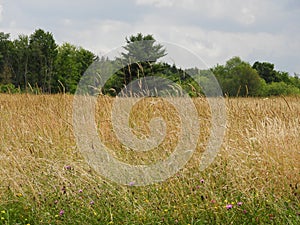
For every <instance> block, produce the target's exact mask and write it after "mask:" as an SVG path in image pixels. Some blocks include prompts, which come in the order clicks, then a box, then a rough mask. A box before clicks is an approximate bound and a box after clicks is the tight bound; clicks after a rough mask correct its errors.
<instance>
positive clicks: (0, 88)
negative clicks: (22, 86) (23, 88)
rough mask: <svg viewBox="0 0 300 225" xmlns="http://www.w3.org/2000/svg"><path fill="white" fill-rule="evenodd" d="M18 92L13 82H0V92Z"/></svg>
mask: <svg viewBox="0 0 300 225" xmlns="http://www.w3.org/2000/svg"><path fill="white" fill-rule="evenodd" d="M18 92H20V91H19V89H18V88H16V87H15V86H14V85H13V84H0V93H9V94H12V93H18Z"/></svg>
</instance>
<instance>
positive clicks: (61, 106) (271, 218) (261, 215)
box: [0, 94, 300, 225]
mask: <svg viewBox="0 0 300 225" xmlns="http://www.w3.org/2000/svg"><path fill="white" fill-rule="evenodd" d="M113 100H114V99H113V98H109V97H103V96H102V97H99V99H98V105H97V109H96V122H97V128H98V133H99V137H100V138H101V140H102V141H103V143H105V144H106V146H107V147H109V149H110V151H111V152H110V153H111V154H113V155H114V156H115V157H117V158H119V159H121V160H123V161H124V162H127V163H137V164H149V163H152V162H154V161H156V160H159V159H164V158H166V157H168V155H169V154H170V153H171V152H172V149H173V148H174V146H175V145H176V143H177V142H176V141H177V139H178V130H179V129H180V127H178V124H180V123H179V122H178V121H180V118H178V116H177V115H176V111H175V110H174V109H173V108H172V106H171V105H170V104H168V103H167V102H164V101H161V100H159V99H148V100H147V99H146V100H144V101H142V102H140V103H139V104H138V105H136V106H135V107H134V108H133V111H132V121H131V124H132V126H133V128H134V130H135V131H134V132H135V134H136V135H137V136H147V135H149V126H147V124H148V122H149V120H150V119H151V117H153V116H154V115H157V114H159V115H161V116H162V117H163V118H164V119H165V121H166V124H167V135H166V138H165V140H164V141H163V143H162V144H161V145H160V146H159V147H158V148H156V149H154V150H153V151H150V152H133V151H128V150H126V148H124V146H122V144H121V143H120V142H119V141H118V138H117V137H116V135H115V134H114V133H113V129H112V125H111V113H110V112H111V105H112V102H113ZM193 101H194V104H195V106H196V108H197V111H198V114H199V123H200V128H201V129H200V136H199V140H198V145H197V149H196V151H195V153H194V154H193V156H192V158H191V159H190V160H189V162H188V163H187V165H186V166H185V168H183V169H182V170H180V171H179V172H178V173H176V174H175V175H174V176H173V177H171V178H170V179H168V180H166V181H164V182H162V183H157V184H153V185H148V186H140V187H137V186H134V185H132V186H122V185H118V184H116V183H114V182H111V181H109V180H107V179H105V178H103V177H101V176H100V175H99V174H98V173H97V172H96V171H94V170H93V168H91V167H90V166H89V164H88V163H87V162H86V161H85V160H84V158H83V156H82V154H81V152H80V151H79V149H78V147H77V146H76V142H75V137H74V133H73V124H72V116H73V114H72V113H73V111H72V104H73V96H71V95H63V94H59V95H26V94H16V95H4V94H3V95H0V133H1V135H0V224H31V225H32V224H300V191H299V189H300V163H299V162H300V131H299V128H300V98H299V97H276V98H268V99H262V98H226V99H225V102H226V106H227V115H226V116H227V125H226V127H227V129H226V134H225V138H224V141H223V144H222V148H221V150H220V152H219V153H218V156H217V158H216V159H215V161H214V162H213V163H212V164H211V165H210V166H209V167H208V168H207V169H206V170H204V171H199V158H200V157H201V153H202V152H203V151H204V149H205V146H206V142H207V139H208V137H209V131H210V114H211V112H210V110H209V108H208V104H207V101H206V100H205V98H196V99H193ZM153 102H154V103H153ZM151 104H152V105H151Z"/></svg>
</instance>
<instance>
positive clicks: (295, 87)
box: [0, 29, 300, 97]
mask: <svg viewBox="0 0 300 225" xmlns="http://www.w3.org/2000/svg"><path fill="white" fill-rule="evenodd" d="M125 41H126V42H125V46H124V49H125V50H126V53H123V54H122V55H121V56H120V58H116V59H108V58H104V57H99V56H97V55H95V54H94V53H92V52H91V51H88V50H86V49H84V48H82V47H77V46H75V45H73V44H70V43H64V44H62V45H60V46H59V45H58V44H57V43H56V41H55V39H54V37H53V34H52V33H51V32H46V31H44V30H42V29H37V30H35V31H34V33H33V34H31V35H29V36H27V35H19V37H18V38H17V39H15V40H11V38H10V34H7V33H3V32H0V92H1V93H49V94H51V93H70V94H74V93H75V91H76V88H77V85H78V83H79V81H80V79H81V78H82V76H83V75H84V73H85V71H86V70H87V68H88V67H89V66H90V65H91V64H92V63H93V62H96V61H99V62H107V61H110V62H111V63H113V64H118V63H119V64H120V63H121V64H122V63H124V62H125V65H127V64H128V62H130V60H131V57H132V56H139V58H140V59H143V56H144V55H143V54H145V52H147V54H148V55H149V54H150V59H149V57H148V56H147V57H148V58H147V60H145V61H143V62H140V63H132V64H130V65H127V66H124V67H123V68H122V69H120V70H119V71H117V72H116V73H115V74H113V75H112V76H111V77H110V79H109V80H108V81H107V82H106V83H105V85H104V87H103V88H102V90H101V91H102V93H103V94H108V95H111V96H115V95H116V94H118V93H119V92H120V91H121V90H122V89H123V87H125V86H126V85H127V84H129V83H130V82H131V81H134V80H136V79H138V78H142V77H147V76H158V77H162V78H167V79H168V80H171V81H172V82H175V83H176V84H178V85H179V86H180V87H182V88H183V89H184V90H185V91H186V92H187V93H189V95H190V96H199V95H203V94H204V93H203V90H202V88H201V87H203V86H208V87H209V85H211V81H210V79H209V74H214V76H215V77H216V78H217V80H218V82H219V84H220V87H221V88H222V91H223V94H224V95H227V96H234V97H236V96H262V97H265V96H272V95H300V79H299V78H298V76H296V74H295V75H294V76H291V75H289V74H288V73H287V72H282V71H277V70H275V69H274V68H275V66H274V64H272V63H270V62H259V61H257V62H255V63H254V64H253V65H250V64H249V63H248V62H245V61H242V60H241V58H240V57H233V58H231V59H229V60H228V61H227V62H226V63H225V65H219V64H218V65H216V66H214V67H212V68H210V69H207V70H200V69H198V68H190V69H181V68H178V67H177V66H176V65H175V64H173V65H169V64H167V63H163V62H159V61H158V59H159V58H161V57H163V56H165V55H166V54H167V52H166V50H165V49H164V46H162V45H160V44H157V43H156V40H155V39H154V37H153V36H152V35H143V34H141V33H138V34H137V35H133V36H130V37H127V38H125ZM140 41H147V45H142V46H139V47H136V45H134V43H135V44H136V43H137V42H140ZM195 75H199V77H200V78H199V80H198V81H197V82H196V81H195V80H194V79H193V78H192V77H193V76H195ZM199 83H200V84H201V86H199Z"/></svg>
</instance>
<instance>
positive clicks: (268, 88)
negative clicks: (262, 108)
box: [263, 82, 300, 96]
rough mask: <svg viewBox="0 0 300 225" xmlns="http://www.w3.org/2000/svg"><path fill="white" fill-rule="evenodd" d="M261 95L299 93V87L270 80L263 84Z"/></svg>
mask: <svg viewBox="0 0 300 225" xmlns="http://www.w3.org/2000/svg"><path fill="white" fill-rule="evenodd" d="M263 95H264V96H271V95H273V96H278V95H300V89H299V88H297V87H295V86H293V85H289V84H286V83H284V82H272V83H270V84H266V85H265V86H264V90H263Z"/></svg>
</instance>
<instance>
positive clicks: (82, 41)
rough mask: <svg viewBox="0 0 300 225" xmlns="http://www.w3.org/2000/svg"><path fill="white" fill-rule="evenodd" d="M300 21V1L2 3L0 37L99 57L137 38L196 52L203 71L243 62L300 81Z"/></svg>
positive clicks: (57, 0) (52, 0) (0, 0)
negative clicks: (29, 38) (33, 39)
mask: <svg viewBox="0 0 300 225" xmlns="http://www.w3.org/2000/svg"><path fill="white" fill-rule="evenodd" d="M299 21H300V1H299V0H249V1H241V0H127V1H122V0H119V1H117V0H109V1H103V0H84V1H83V0H71V1H68V0H44V1H42V0H0V32H6V33H10V34H11V37H12V38H16V37H17V36H18V35H19V34H28V35H29V34H31V33H33V32H34V30H35V29H37V28H42V29H44V30H46V31H50V32H52V33H53V35H54V37H55V39H56V41H57V42H58V44H62V43H63V42H70V43H72V44H75V45H79V46H82V47H84V48H86V49H89V50H91V51H92V52H94V53H96V54H98V55H103V54H105V53H107V52H109V51H110V50H112V49H114V48H116V47H119V46H122V45H124V44H125V40H124V39H125V37H126V36H130V35H132V34H136V33H137V32H142V33H144V34H153V35H154V38H155V39H156V40H158V41H162V42H170V43H174V44H178V45H181V46H183V47H185V48H187V49H189V50H191V51H193V52H194V53H196V54H197V55H198V56H199V57H200V58H202V59H203V60H204V61H205V62H206V64H207V65H208V66H214V65H216V64H217V63H219V64H223V63H225V62H226V60H228V59H229V58H231V57H233V56H240V57H241V58H242V60H245V61H247V62H249V63H251V64H252V63H254V62H255V61H268V62H272V63H274V64H275V67H276V69H277V70H281V71H287V72H289V73H290V74H291V75H293V74H294V72H296V73H300V25H299ZM175 63H176V62H175ZM195 66H197V65H195Z"/></svg>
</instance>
